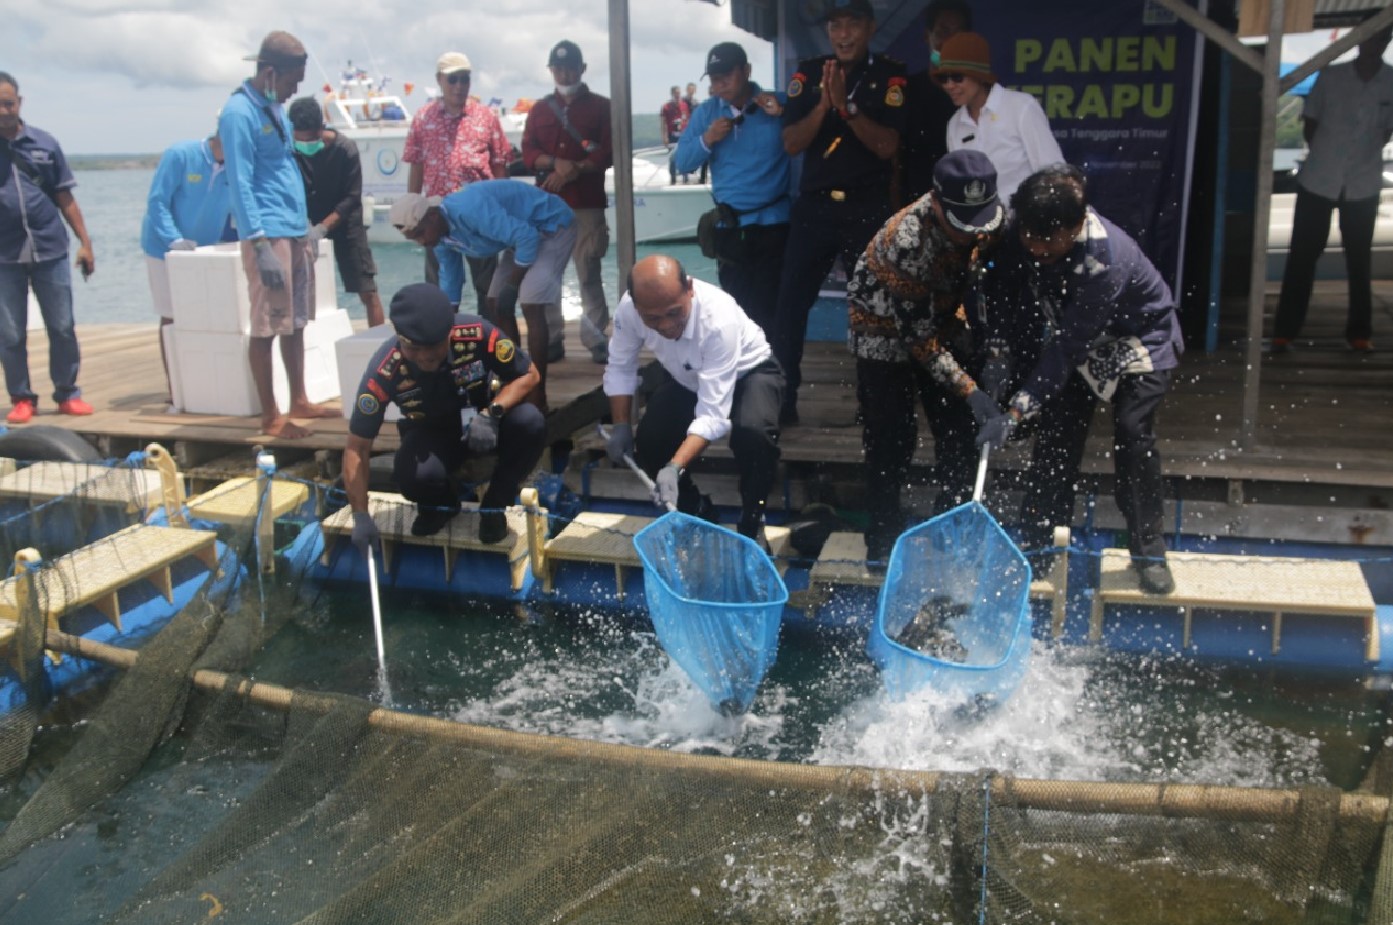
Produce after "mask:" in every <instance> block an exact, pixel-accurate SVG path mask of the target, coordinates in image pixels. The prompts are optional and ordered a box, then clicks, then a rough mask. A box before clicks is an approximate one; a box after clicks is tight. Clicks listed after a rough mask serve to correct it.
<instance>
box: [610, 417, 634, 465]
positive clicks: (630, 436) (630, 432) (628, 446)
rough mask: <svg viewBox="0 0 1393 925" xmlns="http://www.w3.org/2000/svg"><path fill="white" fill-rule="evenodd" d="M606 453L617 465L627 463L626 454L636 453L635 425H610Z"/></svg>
mask: <svg viewBox="0 0 1393 925" xmlns="http://www.w3.org/2000/svg"><path fill="white" fill-rule="evenodd" d="M605 455H607V456H609V461H610V462H612V463H614V464H615V465H616V466H622V465H624V464H625V463H624V457H625V456H633V455H634V425H632V424H615V425H613V426H611V427H610V429H609V437H608V439H606V440H605Z"/></svg>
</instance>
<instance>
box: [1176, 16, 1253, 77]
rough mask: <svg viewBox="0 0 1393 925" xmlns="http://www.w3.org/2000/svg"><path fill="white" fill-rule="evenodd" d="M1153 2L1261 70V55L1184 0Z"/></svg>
mask: <svg viewBox="0 0 1393 925" xmlns="http://www.w3.org/2000/svg"><path fill="white" fill-rule="evenodd" d="M1155 2H1156V3H1158V4H1160V5H1161V6H1163V7H1165V8H1166V9H1167V10H1170V11H1171V12H1172V13H1174V14H1175V16H1176V18H1177V19H1179V20H1180V21H1181V22H1183V23H1185V24H1186V25H1188V26H1190V27H1191V28H1193V29H1194V30H1195V31H1196V32H1198V33H1199V34H1200V35H1202V36H1204V37H1205V38H1207V39H1209V41H1211V42H1213V43H1214V44H1215V45H1218V46H1219V47H1220V48H1222V49H1223V50H1224V51H1226V52H1228V53H1229V54H1230V55H1232V56H1233V57H1234V58H1237V59H1238V60H1239V61H1242V62H1243V63H1244V64H1246V65H1247V66H1248V67H1250V68H1252V69H1253V70H1255V71H1257V72H1259V73H1261V72H1262V55H1260V54H1258V53H1257V52H1255V51H1253V49H1252V48H1250V47H1249V46H1247V45H1244V44H1243V43H1242V42H1240V41H1239V40H1238V36H1236V35H1234V34H1233V33H1232V32H1230V31H1229V30H1227V29H1225V28H1224V27H1223V26H1220V25H1219V24H1218V23H1216V22H1215V21H1214V20H1212V19H1210V18H1209V17H1208V16H1205V15H1204V14H1203V13H1201V12H1200V11H1199V10H1197V9H1195V8H1194V7H1192V6H1190V5H1189V4H1187V3H1186V2H1185V0H1155Z"/></svg>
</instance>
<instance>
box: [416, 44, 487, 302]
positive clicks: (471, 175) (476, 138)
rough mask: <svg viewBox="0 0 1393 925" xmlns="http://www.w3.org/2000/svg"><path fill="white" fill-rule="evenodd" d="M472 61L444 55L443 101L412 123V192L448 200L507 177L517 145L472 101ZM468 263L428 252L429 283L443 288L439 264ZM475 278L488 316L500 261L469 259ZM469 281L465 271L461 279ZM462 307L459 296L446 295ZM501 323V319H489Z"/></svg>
mask: <svg viewBox="0 0 1393 925" xmlns="http://www.w3.org/2000/svg"><path fill="white" fill-rule="evenodd" d="M470 71H471V67H470V64H469V58H468V57H466V56H465V55H463V54H461V53H460V52H457V51H449V52H446V53H445V54H443V55H441V56H440V59H439V60H438V61H437V62H436V65H435V79H436V81H437V82H438V83H439V84H440V96H439V98H438V99H434V100H431V101H430V102H429V103H427V104H426V105H424V106H422V107H421V108H420V109H419V110H418V111H417V113H416V116H415V118H413V119H412V120H411V128H410V129H409V130H408V131H407V133H406V147H405V148H404V149H403V150H402V155H401V159H402V160H403V161H405V162H406V163H408V164H410V165H411V172H410V173H409V174H408V175H407V178H406V190H407V192H409V193H424V194H425V195H427V196H442V197H443V196H448V195H450V194H451V193H457V192H459V191H460V189H462V188H463V187H464V186H466V185H467V184H470V183H475V182H477V181H479V180H493V179H500V178H502V177H506V176H507V175H508V160H509V155H510V154H511V153H512V145H511V144H509V143H508V139H507V138H506V137H504V135H503V126H502V124H501V123H499V121H498V116H497V115H496V114H495V113H494V111H493V110H492V109H489V108H488V107H487V106H485V105H484V104H483V103H481V102H479V101H478V100H473V99H470V98H469V78H470ZM461 259H463V258H462V255H461V254H460V252H459V251H456V250H451V249H449V248H440V249H438V250H432V249H430V248H427V249H426V282H428V283H433V284H435V285H439V284H440V261H442V260H453V261H459V260H461ZM468 260H469V270H470V275H471V276H473V278H474V294H475V305H476V306H477V308H478V310H479V312H480V313H481V314H485V317H487V315H486V309H485V304H486V302H485V299H486V298H487V296H488V290H489V282H490V281H491V280H492V279H493V268H494V266H495V265H496V264H497V258H494V257H488V258H483V259H476V258H474V257H470V258H468ZM456 278H458V279H464V273H463V270H461V272H460V273H459V274H457V277H456ZM445 294H446V295H448V296H449V297H450V301H451V302H453V303H455V304H456V305H459V302H460V295H461V293H460V292H459V291H455V292H447V293H445ZM489 320H490V321H493V322H497V320H498V319H496V318H489Z"/></svg>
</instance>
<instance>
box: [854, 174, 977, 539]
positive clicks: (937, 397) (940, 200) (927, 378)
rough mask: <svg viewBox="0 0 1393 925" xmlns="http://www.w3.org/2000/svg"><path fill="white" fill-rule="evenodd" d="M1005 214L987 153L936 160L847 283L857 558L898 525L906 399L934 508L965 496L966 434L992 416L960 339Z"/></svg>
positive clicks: (909, 446)
mask: <svg viewBox="0 0 1393 925" xmlns="http://www.w3.org/2000/svg"><path fill="white" fill-rule="evenodd" d="M1003 211H1004V210H1003V209H1002V206H1001V203H1000V200H999V199H998V198H997V194H996V170H995V168H993V167H992V163H991V161H989V160H987V158H986V155H984V154H982V153H980V152H978V151H955V152H953V153H951V154H948V155H945V156H944V157H942V158H940V159H939V161H938V163H937V164H936V165H935V166H934V186H933V190H932V191H930V193H929V194H928V195H927V196H924V197H922V198H921V199H919V200H917V201H915V202H914V203H912V204H910V205H909V206H907V207H906V208H904V209H902V210H900V211H899V212H898V213H896V214H895V215H894V216H892V217H891V218H890V220H889V221H888V222H886V223H885V226H884V227H883V228H881V229H880V231H879V232H878V233H877V234H876V236H875V237H874V238H872V239H871V243H870V245H869V246H868V247H867V248H866V252H865V253H864V254H863V255H862V256H861V259H860V260H858V261H857V262H856V270H855V272H853V273H852V275H851V279H850V281H849V282H848V284H847V305H848V308H849V311H850V319H849V324H848V327H847V345H848V346H849V347H850V348H851V352H852V353H854V354H855V355H856V391H857V398H858V400H859V402H860V407H861V417H862V421H863V423H864V428H865V429H864V431H863V436H862V445H863V446H864V448H865V451H866V468H865V477H866V508H867V511H868V513H869V514H870V522H869V524H868V525H867V528H866V558H867V559H868V560H871V561H873V562H883V561H884V560H885V559H886V558H887V557H888V555H889V553H890V548H891V547H892V546H893V545H894V542H895V538H896V537H898V536H899V535H900V532H901V531H902V530H903V528H904V526H905V524H904V522H903V515H902V514H901V511H900V486H901V485H903V484H905V483H906V482H907V481H908V480H909V468H910V464H911V462H912V461H913V458H914V448H915V446H916V444H917V441H918V434H917V432H916V431H917V428H916V422H915V419H916V409H915V404H916V399H917V401H919V402H922V403H923V406H924V413H925V415H926V417H927V418H928V422H929V429H930V430H931V431H932V432H933V437H934V454H935V457H936V466H935V469H936V475H937V481H938V488H939V491H938V497H937V501H936V504H935V508H936V511H938V512H942V511H945V510H947V509H948V508H950V507H952V506H953V505H956V504H959V503H961V502H963V501H966V500H967V498H968V496H969V495H970V493H971V489H972V481H973V474H974V466H973V462H974V457H975V455H976V454H975V452H974V448H973V437H974V436H975V434H976V432H977V428H978V427H979V426H980V425H982V424H984V423H985V422H986V421H988V420H990V419H992V418H993V417H996V416H998V415H1000V414H1001V408H1000V407H999V406H998V405H997V403H996V402H995V401H993V400H992V398H991V397H990V396H988V395H987V394H986V393H985V392H983V391H982V390H981V389H979V388H977V383H976V382H974V381H973V379H972V377H971V376H969V375H968V374H967V372H966V371H965V370H964V368H963V364H964V363H965V362H966V360H967V357H966V356H965V355H963V353H962V350H961V348H960V347H959V346H958V344H959V342H960V341H961V340H963V338H964V336H965V334H966V327H967V323H968V316H969V315H971V314H973V312H971V311H968V310H966V309H965V306H967V305H973V304H975V299H974V296H975V292H974V284H975V281H976V278H977V276H978V275H979V274H980V272H981V270H982V269H983V267H984V266H985V263H986V252H987V251H988V250H989V249H990V247H991V245H992V244H994V243H995V241H996V238H997V235H998V234H999V231H1000V228H1001V225H1002V215H1003Z"/></svg>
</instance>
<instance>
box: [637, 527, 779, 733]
mask: <svg viewBox="0 0 1393 925" xmlns="http://www.w3.org/2000/svg"><path fill="white" fill-rule="evenodd" d="M634 546H635V548H636V549H637V550H638V554H639V558H640V559H642V560H643V581H644V590H645V592H646V594H647V596H648V610H649V614H650V616H651V617H652V619H653V628H654V630H655V631H656V632H657V635H658V641H659V642H660V643H662V646H663V649H664V650H665V651H666V652H667V654H668V656H669V657H670V658H671V659H672V660H673V661H674V662H676V663H677V664H678V665H680V666H681V667H682V670H683V671H685V672H686V673H687V676H688V677H690V678H691V679H692V681H693V683H695V684H696V685H697V687H699V688H701V691H702V692H703V693H704V694H706V696H707V698H708V699H710V701H711V703H712V705H713V706H715V707H716V708H718V709H720V710H722V711H723V712H726V713H743V712H745V711H746V710H748V709H749V707H750V704H751V703H752V702H753V701H754V698H755V691H756V690H758V688H759V683H760V681H762V680H763V679H764V675H765V673H766V672H768V670H769V666H770V665H772V664H773V663H774V656H775V654H777V652H778V649H779V621H780V619H781V618H782V616H783V609H784V604H785V603H787V602H788V588H787V587H786V586H785V585H784V582H783V579H782V578H781V577H780V576H779V573H778V571H776V570H775V568H774V563H773V562H772V561H770V559H769V557H768V556H767V555H765V554H764V551H763V550H761V549H760V548H759V546H758V545H757V544H756V543H755V542H754V541H753V540H750V539H748V538H746V537H743V536H741V535H740V534H738V533H735V532H733V531H731V530H727V529H725V528H724V527H718V526H716V525H715V524H712V523H709V522H708V521H705V520H701V519H699V518H696V517H690V516H688V515H686V514H681V513H676V512H674V513H671V514H666V515H664V516H662V517H660V518H658V519H657V520H656V521H654V522H653V523H651V524H649V525H648V526H647V527H645V528H644V529H643V530H641V531H639V533H638V534H637V535H636V536H635V537H634Z"/></svg>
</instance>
